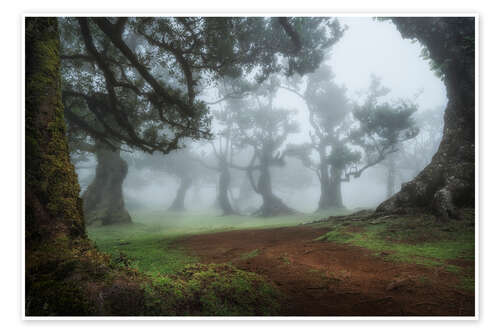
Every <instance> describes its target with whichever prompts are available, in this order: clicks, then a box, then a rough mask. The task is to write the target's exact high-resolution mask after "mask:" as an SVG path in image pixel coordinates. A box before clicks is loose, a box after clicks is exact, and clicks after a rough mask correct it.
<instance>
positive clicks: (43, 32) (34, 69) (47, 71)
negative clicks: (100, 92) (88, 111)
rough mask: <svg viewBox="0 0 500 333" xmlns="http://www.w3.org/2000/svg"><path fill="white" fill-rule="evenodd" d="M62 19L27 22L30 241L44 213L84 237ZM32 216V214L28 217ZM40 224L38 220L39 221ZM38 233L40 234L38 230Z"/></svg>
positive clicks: (56, 224)
mask: <svg viewBox="0 0 500 333" xmlns="http://www.w3.org/2000/svg"><path fill="white" fill-rule="evenodd" d="M59 68H60V57H59V34H58V27H57V18H27V19H26V187H27V192H29V193H30V195H33V196H34V197H35V198H36V199H34V198H31V197H30V200H29V201H32V202H28V200H27V211H28V212H27V214H26V216H27V219H30V220H29V221H28V220H27V223H26V224H27V228H30V229H33V230H27V236H31V235H33V234H40V233H42V234H43V233H46V232H48V231H47V230H41V225H42V224H43V223H42V221H41V220H40V214H41V212H40V211H37V209H36V208H37V207H36V204H35V202H34V200H37V201H38V202H39V204H40V206H41V207H43V211H44V214H46V218H48V219H53V220H54V221H53V222H52V226H51V228H50V229H51V230H50V231H53V230H57V229H61V228H63V229H67V230H68V231H69V233H70V234H71V235H73V236H75V237H76V236H84V233H85V232H84V228H83V215H82V209H81V201H80V199H79V192H80V188H79V185H78V181H77V178H76V173H75V170H74V167H73V165H72V164H71V162H70V159H69V154H68V145H67V140H66V135H65V131H66V127H65V126H66V125H65V122H64V117H63V105H62V99H61V89H60V88H61V82H60V80H61V79H60V70H59ZM29 210H31V211H29ZM37 219H38V220H37ZM37 229H38V230H37Z"/></svg>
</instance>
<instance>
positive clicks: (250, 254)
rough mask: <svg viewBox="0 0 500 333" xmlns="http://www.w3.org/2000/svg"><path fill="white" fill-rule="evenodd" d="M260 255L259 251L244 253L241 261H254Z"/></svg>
mask: <svg viewBox="0 0 500 333" xmlns="http://www.w3.org/2000/svg"><path fill="white" fill-rule="evenodd" d="M258 255H259V249H255V250H253V251H250V252H248V253H243V254H242V255H241V259H243V260H248V259H252V258H255V257H256V256H258Z"/></svg>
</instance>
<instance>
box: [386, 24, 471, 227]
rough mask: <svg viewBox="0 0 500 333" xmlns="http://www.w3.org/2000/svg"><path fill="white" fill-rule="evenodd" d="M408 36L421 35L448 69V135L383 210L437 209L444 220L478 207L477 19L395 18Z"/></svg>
mask: <svg viewBox="0 0 500 333" xmlns="http://www.w3.org/2000/svg"><path fill="white" fill-rule="evenodd" d="M392 20H393V22H394V23H395V24H396V26H397V28H398V30H399V31H400V32H401V34H402V36H403V37H404V38H416V39H418V40H419V41H420V42H421V43H422V44H423V45H424V46H425V47H427V49H428V51H429V56H430V59H432V61H433V62H434V64H435V65H436V66H438V68H439V69H440V70H441V71H442V73H443V75H444V82H445V85H446V90H447V95H448V105H447V107H446V110H445V114H444V130H443V139H442V141H441V144H440V145H439V149H438V151H437V153H436V154H435V155H434V157H433V158H432V161H431V163H430V164H429V165H428V166H427V167H426V168H425V169H424V170H422V171H421V172H420V173H419V174H418V175H417V177H416V178H415V179H414V180H412V181H410V182H408V183H405V184H403V185H402V187H401V191H400V192H398V193H396V194H395V195H394V196H392V197H391V198H389V199H388V200H386V201H385V202H383V203H382V204H380V206H379V207H378V208H377V211H381V212H401V213H407V212H412V211H415V210H422V209H424V210H432V211H433V212H434V213H435V214H436V215H437V216H438V217H440V218H441V219H442V220H448V218H450V217H451V218H453V217H458V209H459V208H462V207H474V200H475V198H474V195H475V191H474V189H475V174H474V170H475V164H474V162H475V160H474V159H475V150H474V148H475V143H474V140H475V133H474V132H475V125H474V121H475V112H474V111H475V103H474V102H475V90H474V89H475V85H474V84H475V81H474V70H475V62H474V48H475V46H474V40H475V35H474V31H475V26H474V23H475V22H474V18H454V17H445V18H438V17H430V18H423V17H420V18H393V19H392Z"/></svg>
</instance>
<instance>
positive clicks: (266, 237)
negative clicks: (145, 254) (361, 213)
mask: <svg viewBox="0 0 500 333" xmlns="http://www.w3.org/2000/svg"><path fill="white" fill-rule="evenodd" d="M429 219H433V218H432V217H428V216H424V217H422V216H421V217H394V216H388V217H385V218H381V219H380V218H379V219H368V220H361V221H356V220H354V221H352V220H348V219H347V220H346V219H340V220H338V221H335V220H334V219H332V220H326V221H323V222H321V223H314V224H310V225H304V226H297V227H284V228H276V229H262V230H236V231H228V232H221V233H211V234H202V235H196V236H190V237H188V238H184V239H183V240H181V241H179V242H178V243H175V244H173V246H182V247H185V248H187V249H189V251H191V253H192V254H193V255H196V256H198V257H199V258H201V260H202V262H203V263H227V262H230V263H232V264H233V265H235V266H236V267H238V268H240V269H243V270H247V271H252V272H255V273H258V274H261V275H263V276H266V277H267V278H269V280H271V281H272V282H274V283H275V284H276V285H277V286H278V288H279V289H280V290H281V291H282V292H283V294H284V295H285V302H284V304H283V308H282V312H281V313H282V315H286V316H375V315H386V316H415V315H426V316H434V315H441V316H449V315H452V316H473V315H474V238H473V232H470V231H471V230H473V219H472V224H471V222H470V220H468V219H467V218H466V219H464V220H463V221H459V222H458V223H455V224H450V225H439V226H436V225H435V223H434V222H432V223H431V221H430V220H429ZM471 227H472V229H471ZM426 229H427V230H426ZM425 230H426V231H425Z"/></svg>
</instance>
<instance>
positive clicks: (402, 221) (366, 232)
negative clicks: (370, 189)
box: [317, 210, 475, 289]
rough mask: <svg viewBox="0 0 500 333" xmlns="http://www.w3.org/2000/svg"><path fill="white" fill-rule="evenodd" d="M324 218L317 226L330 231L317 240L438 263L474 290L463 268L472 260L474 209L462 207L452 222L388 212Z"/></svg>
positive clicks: (398, 258)
mask: <svg viewBox="0 0 500 333" xmlns="http://www.w3.org/2000/svg"><path fill="white" fill-rule="evenodd" d="M367 216H368V215H366V217H363V215H360V216H358V217H353V218H351V219H345V218H341V219H335V218H331V219H327V220H324V221H322V222H321V223H318V224H317V225H321V226H325V225H326V226H329V227H331V228H332V231H330V232H327V233H326V234H324V235H323V236H321V237H319V238H318V239H317V240H318V241H328V242H336V243H340V244H350V245H354V246H359V247H363V248H366V249H368V250H372V251H373V254H374V255H376V256H381V257H383V258H384V260H392V261H399V262H409V263H416V264H421V265H425V266H442V267H444V268H445V269H446V270H447V271H450V272H454V273H460V274H461V275H462V286H463V287H464V288H466V289H474V271H473V270H470V269H465V268H463V266H464V265H463V264H464V263H471V262H473V261H474V254H475V246H474V245H475V243H474V239H475V237H474V235H475V234H474V211H473V210H464V211H463V212H462V218H461V219H460V220H457V221H453V223H446V224H442V223H438V222H437V221H436V218H435V217H434V216H432V215H418V216H401V215H388V216H380V217H378V218H375V219H373V218H368V217H367Z"/></svg>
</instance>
